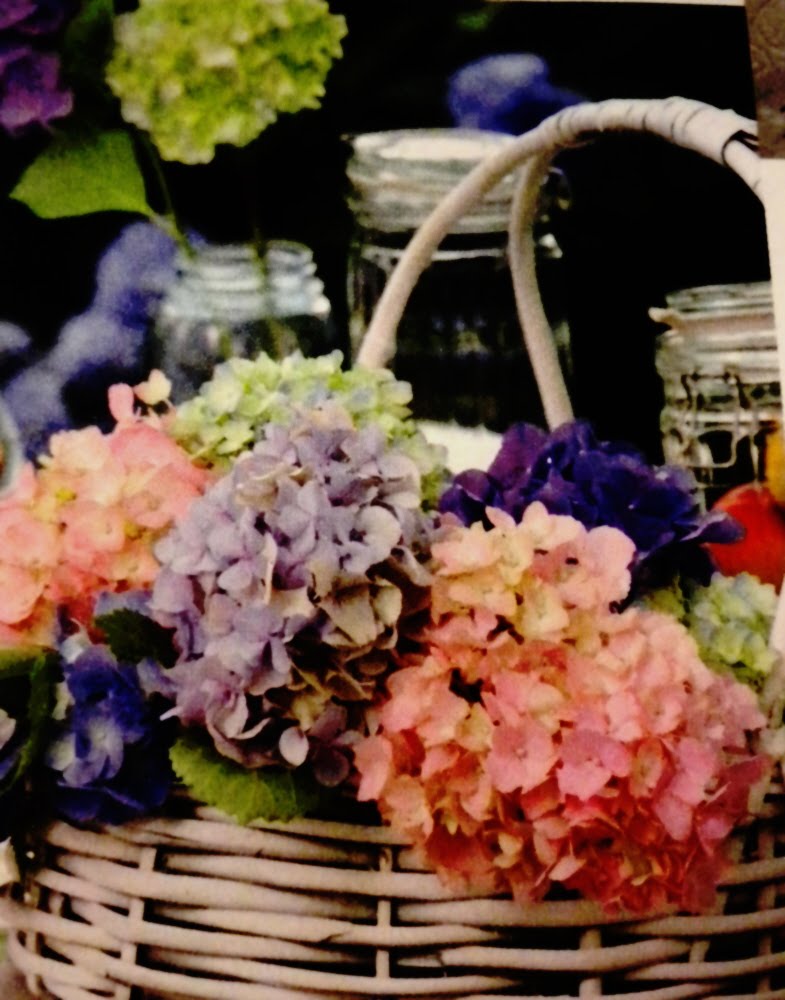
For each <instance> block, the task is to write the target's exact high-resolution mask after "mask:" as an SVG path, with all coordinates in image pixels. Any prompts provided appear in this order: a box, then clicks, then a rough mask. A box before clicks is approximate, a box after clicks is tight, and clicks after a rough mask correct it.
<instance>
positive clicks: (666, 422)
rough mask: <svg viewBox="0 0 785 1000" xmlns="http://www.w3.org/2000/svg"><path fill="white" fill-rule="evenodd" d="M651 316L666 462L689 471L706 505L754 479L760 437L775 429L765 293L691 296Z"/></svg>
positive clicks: (758, 471)
mask: <svg viewBox="0 0 785 1000" xmlns="http://www.w3.org/2000/svg"><path fill="white" fill-rule="evenodd" d="M666 298H667V308H665V309H652V310H650V315H651V317H652V319H655V320H656V321H657V322H659V323H667V324H668V326H669V327H670V329H668V330H666V331H665V332H664V333H662V334H660V335H659V337H658V338H657V350H656V364H657V371H658V372H659V374H660V377H661V378H662V381H663V385H664V390H665V402H664V407H663V410H662V413H661V418H660V427H661V430H662V443H663V451H664V454H665V460H666V462H669V463H673V464H676V465H683V466H686V467H687V468H690V469H692V471H693V472H694V474H695V477H696V479H697V480H698V483H699V484H700V486H701V487H702V489H703V491H704V496H705V501H706V503H707V505H709V506H710V505H711V504H712V503H713V502H714V500H716V499H717V497H718V496H720V495H721V494H722V493H724V492H726V491H727V490H728V489H730V488H731V487H733V486H737V485H740V484H741V483H745V482H751V481H753V480H756V479H760V478H761V477H762V474H763V457H764V454H765V440H766V437H767V436H768V435H769V434H770V433H771V432H772V431H773V430H775V429H776V428H777V427H778V426H779V423H780V418H781V403H780V379H779V362H778V357H777V342H776V335H775V332H774V314H773V306H772V297H771V285H770V284H769V283H768V282H758V283H752V284H740V285H710V286H706V287H703V288H689V289H685V290H684V291H680V292H676V293H674V294H672V295H669V296H667V297H666Z"/></svg>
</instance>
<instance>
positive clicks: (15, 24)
mask: <svg viewBox="0 0 785 1000" xmlns="http://www.w3.org/2000/svg"><path fill="white" fill-rule="evenodd" d="M74 10H75V4H74V3H73V0H4V3H3V6H2V9H1V10H0V126H2V127H3V128H4V129H5V130H6V131H7V132H9V133H10V134H11V135H16V134H17V133H19V132H22V131H25V130H26V129H27V128H28V127H30V126H33V125H42V126H47V125H49V123H50V122H53V121H55V120H57V119H59V118H64V117H65V116H66V115H69V114H70V113H71V110H72V108H73V96H72V94H71V91H70V90H69V89H68V88H67V87H66V86H65V85H64V84H63V82H62V80H61V73H60V59H59V58H58V56H57V55H56V54H55V52H54V51H53V48H54V43H55V39H56V35H57V33H58V32H59V31H60V29H61V28H62V27H63V25H64V24H65V22H66V20H67V19H68V18H69V17H70V16H71V15H72V14H73V13H74Z"/></svg>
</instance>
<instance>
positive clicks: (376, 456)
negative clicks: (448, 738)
mask: <svg viewBox="0 0 785 1000" xmlns="http://www.w3.org/2000/svg"><path fill="white" fill-rule="evenodd" d="M420 504H421V492H420V477H419V473H418V470H417V466H416V464H415V463H414V461H413V460H412V459H411V458H410V457H409V456H408V455H406V454H405V453H404V452H402V451H401V450H399V449H396V448H394V447H391V446H389V445H388V444H386V442H385V439H384V435H383V433H382V432H381V431H380V430H379V429H378V428H373V427H368V428H364V429H362V430H356V429H354V428H353V427H352V426H351V425H350V424H349V423H348V421H347V419H346V416H345V413H344V411H343V410H341V409H340V408H335V409H333V410H330V408H325V409H324V410H322V411H321V417H320V420H319V421H317V422H314V419H313V415H312V414H311V416H310V418H309V419H303V420H302V421H301V422H299V423H296V424H295V425H294V426H292V427H282V426H280V425H273V426H270V427H268V429H267V431H266V432H265V434H264V437H263V438H262V440H261V441H259V442H258V443H257V444H256V446H255V447H254V449H253V451H252V452H250V453H248V454H247V455H246V456H245V457H243V458H241V459H239V460H238V461H237V463H236V464H235V466H234V467H233V469H232V471H231V472H230V473H229V474H228V475H226V476H225V477H224V478H223V479H221V480H219V481H218V482H217V483H216V484H215V485H214V486H213V487H212V488H211V489H210V490H208V492H207V493H206V494H205V495H204V497H202V498H201V499H199V500H197V501H195V502H194V504H193V505H192V506H191V508H190V511H189V513H188V516H187V517H186V518H185V519H184V520H183V521H181V522H180V524H179V525H178V526H177V527H176V528H175V529H174V530H173V531H172V532H171V533H170V534H169V535H168V536H167V537H166V538H164V539H163V540H162V541H161V542H160V543H159V544H158V547H157V550H156V555H157V556H158V558H159V560H160V561H161V563H162V569H161V571H160V574H159V577H158V580H157V582H156V585H155V588H154V591H153V600H152V608H153V612H154V614H155V615H156V618H157V619H158V620H159V621H160V622H161V623H162V624H164V625H166V626H170V627H174V628H175V629H176V641H177V643H178V645H179V648H180V650H181V655H180V661H179V663H178V664H177V665H176V666H175V667H174V668H173V669H172V670H171V671H170V672H169V677H170V679H171V680H173V682H174V684H175V687H176V710H175V711H176V713H177V714H178V716H179V718H180V720H181V721H182V722H184V723H185V724H191V725H199V726H205V727H206V728H207V729H208V731H209V732H210V734H211V736H212V738H213V740H214V741H215V744H216V747H217V748H218V750H219V751H220V752H221V753H223V754H225V755H226V756H228V757H230V758H232V759H234V760H237V761H239V762H241V763H243V764H244V765H246V766H251V767H260V766H267V765H280V764H285V765H288V766H290V767H296V766H299V765H300V764H302V763H304V762H305V761H306V760H308V761H309V765H310V766H313V768H314V771H315V774H316V777H317V779H319V780H320V781H322V783H324V784H337V783H340V781H342V780H343V778H344V777H345V776H346V774H347V773H348V770H349V765H348V747H349V745H350V744H351V742H352V741H353V740H354V739H356V738H357V736H358V731H359V729H360V728H361V727H362V725H363V717H364V706H365V705H366V704H367V702H368V701H369V700H370V699H371V698H372V697H373V695H374V693H375V691H376V689H377V686H378V684H379V682H380V680H381V678H382V676H383V675H384V674H385V672H386V670H387V669H388V667H389V665H390V657H391V650H392V648H393V647H394V646H395V644H396V642H397V639H398V633H399V629H400V628H401V625H402V623H404V622H406V621H407V620H408V618H409V617H410V616H411V615H412V614H413V613H414V612H415V611H417V610H419V608H420V607H421V605H422V601H423V598H424V594H425V588H426V587H427V584H428V580H429V575H428V572H427V570H426V569H425V568H424V564H425V561H426V559H427V551H428V547H429V545H428V542H429V538H430V534H431V531H432V526H433V519H432V518H431V517H430V516H428V515H426V514H424V513H423V512H422V510H421V506H420ZM339 758H340V759H339Z"/></svg>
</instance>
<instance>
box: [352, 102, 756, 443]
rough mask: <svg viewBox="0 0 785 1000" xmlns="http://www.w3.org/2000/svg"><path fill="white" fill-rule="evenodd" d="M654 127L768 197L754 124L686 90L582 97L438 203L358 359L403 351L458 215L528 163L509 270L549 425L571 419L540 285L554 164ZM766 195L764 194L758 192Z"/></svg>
mask: <svg viewBox="0 0 785 1000" xmlns="http://www.w3.org/2000/svg"><path fill="white" fill-rule="evenodd" d="M623 131H628V132H646V133H650V134H652V135H659V136H661V137H662V138H663V139H666V140H668V141H670V142H673V143H674V144H676V145H678V146H682V147H684V148H685V149H691V150H693V151H694V152H696V153H701V154H702V155H703V156H706V157H708V158H709V159H711V160H714V161H715V162H717V163H720V164H724V165H726V166H728V167H730V168H731V169H732V170H734V171H735V172H736V173H737V174H739V176H740V177H741V178H742V179H743V180H744V181H745V182H746V183H747V184H748V185H749V186H750V187H751V188H752V190H753V191H755V193H756V194H759V188H760V183H761V182H760V169H759V166H760V165H759V160H758V157H757V155H756V153H755V152H754V145H755V132H756V126H755V123H754V122H752V121H749V120H748V119H746V118H742V117H741V116H740V115H737V114H736V113H735V112H733V111H720V110H719V109H717V108H714V107H711V106H710V105H708V104H703V103H701V102H700V101H692V100H687V99H686V98H683V97H671V98H668V99H667V100H612V101H603V102H602V103H599V104H578V105H575V106H573V107H570V108H566V109H565V110H564V111H561V112H559V113H558V114H556V115H553V116H552V117H551V118H548V119H546V120H545V121H544V122H542V124H540V125H538V126H537V128H535V129H532V130H531V131H530V132H526V133H525V134H524V135H522V136H520V137H519V138H518V139H517V140H515V141H514V142H513V143H511V144H510V145H509V146H506V147H505V148H504V149H503V150H501V151H500V152H498V153H494V154H493V155H492V156H490V157H488V158H487V159H486V160H484V161H483V162H482V163H480V164H479V165H478V166H477V167H475V168H474V170H472V171H471V172H470V173H469V174H468V175H467V176H466V177H465V178H464V179H463V181H461V183H460V184H458V185H457V186H456V187H455V188H454V189H453V190H452V191H451V192H450V193H449V194H448V195H447V196H446V197H445V198H444V199H443V200H442V202H441V203H440V204H439V205H437V207H436V208H435V209H434V210H433V212H432V213H431V215H430V216H429V217H428V218H427V219H426V221H425V222H424V223H423V225H422V226H421V227H420V229H419V230H418V231H417V233H416V234H415V235H414V237H413V238H412V240H411V241H410V243H409V245H408V246H407V248H406V250H405V251H404V253H403V254H402V256H401V258H400V260H399V262H398V264H397V266H396V267H395V270H394V271H393V273H392V275H391V276H390V279H389V281H388V282H387V284H386V286H385V288H384V291H383V293H382V295H381V298H380V299H379V303H378V305H377V308H376V311H375V313H374V316H373V318H372V320H371V322H370V324H369V326H368V329H367V331H366V333H365V337H364V338H363V342H362V345H361V347H360V351H359V353H358V356H357V363H358V364H359V365H363V366H365V367H368V368H379V367H382V366H384V365H386V364H388V363H389V361H390V360H391V359H392V357H393V356H394V354H395V338H396V329H397V326H398V323H399V321H400V319H401V316H402V315H403V311H404V308H405V306H406V303H407V301H408V299H409V295H410V294H411V292H412V290H413V288H414V286H415V284H416V283H417V280H418V279H419V277H420V275H421V274H422V272H423V271H424V270H425V268H426V267H427V266H428V264H429V263H430V261H431V258H432V256H433V254H434V253H435V251H436V249H437V248H438V246H439V244H440V243H441V242H442V240H443V239H444V238H445V237H446V236H447V235H448V233H449V232H450V231H451V229H452V227H453V225H454V224H455V222H456V221H457V220H458V219H459V218H461V216H462V215H463V214H464V213H465V212H466V211H467V210H469V209H471V208H472V207H473V206H474V205H475V204H477V202H479V201H480V200H481V199H482V198H483V197H484V196H485V195H486V194H487V192H488V191H490V190H491V189H492V188H494V187H495V186H496V184H498V183H499V181H500V180H501V179H502V178H503V177H505V176H506V175H507V174H508V173H510V172H511V171H512V170H515V169H516V168H519V167H522V170H521V174H520V181H519V186H518V189H517V192H516V196H515V198H514V200H513V206H512V211H511V220H510V245H509V253H510V267H511V271H512V276H513V286H514V290H515V301H516V306H517V309H518V315H519V317H520V320H521V328H522V331H523V338H524V342H525V344H526V348H527V351H528V353H529V358H530V360H531V364H532V369H533V371H534V377H535V379H536V381H537V386H538V389H539V392H540V396H541V398H542V403H543V408H544V412H545V418H546V420H547V422H548V425H549V426H550V427H557V426H558V425H559V424H562V423H564V422H565V421H567V420H570V419H572V415H573V414H572V406H571V404H570V399H569V395H568V393H567V387H566V385H565V382H564V376H563V374H562V371H561V367H560V365H559V360H558V357H557V354H556V347H555V345H554V341H553V337H552V334H551V330H550V326H549V325H548V321H547V319H546V318H545V312H544V310H543V306H542V299H541V297H540V293H539V289H538V286H537V276H536V268H535V244H534V237H533V232H532V228H533V224H534V221H535V219H536V214H537V200H538V196H539V191H540V185H541V182H542V179H543V176H544V174H545V172H546V171H547V169H548V166H549V164H550V161H551V160H552V159H553V157H554V156H556V154H557V153H559V152H561V151H562V150H564V149H567V148H569V147H570V146H575V145H578V144H581V143H585V142H586V141H588V140H591V139H593V138H595V137H596V136H597V135H599V134H601V133H603V132H623ZM759 196H760V195H759Z"/></svg>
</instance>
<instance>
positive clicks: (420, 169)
mask: <svg viewBox="0 0 785 1000" xmlns="http://www.w3.org/2000/svg"><path fill="white" fill-rule="evenodd" d="M511 141H512V137H511V136H507V135H502V134H500V133H496V132H483V131H479V130H474V129H409V130H401V131H393V132H374V133H367V134H365V135H359V136H356V137H355V138H354V139H353V140H352V150H353V152H352V156H351V159H350V161H349V164H348V167H347V174H348V177H349V180H350V182H351V193H350V198H349V204H350V207H351V209H352V213H353V215H354V220H355V234H354V239H353V244H352V250H351V255H350V263H349V277H348V283H349V287H348V293H349V313H350V320H349V332H350V340H351V345H352V350H353V352H355V353H356V351H357V350H358V348H359V344H360V342H361V340H362V337H363V335H364V333H365V331H366V329H367V326H368V323H369V322H370V318H371V316H372V314H373V311H374V309H375V307H376V304H377V302H378V300H379V297H380V296H381V293H382V290H383V288H384V285H385V284H386V282H387V280H388V278H389V276H390V274H391V272H392V270H393V268H394V267H395V265H396V264H397V263H398V260H399V259H400V256H401V253H402V251H403V249H404V248H405V247H406V245H407V243H408V242H409V240H410V239H411V237H412V235H413V233H414V231H415V230H416V229H417V227H418V226H420V224H421V223H422V222H423V221H424V220H425V219H426V217H427V216H428V215H429V213H430V212H431V210H432V209H433V208H434V207H435V206H436V205H437V203H438V202H439V201H440V200H441V199H442V197H443V196H444V195H445V194H447V193H448V192H449V191H450V190H452V188H453V187H455V185H456V184H457V183H458V182H459V181H460V180H461V179H462V178H463V177H464V176H465V175H466V174H467V173H468V172H469V171H470V170H471V169H472V168H473V167H474V166H476V164H477V163H478V162H480V161H481V160H482V159H483V158H484V157H486V156H487V155H489V154H490V153H493V152H495V151H497V150H498V149H500V148H501V147H502V146H503V145H504V144H506V143H509V142H511ZM555 176H556V175H554V177H555ZM515 180H516V179H515V176H514V175H509V176H508V177H506V178H505V179H504V180H503V181H502V182H501V183H500V184H499V185H497V187H496V188H495V189H494V190H492V191H491V192H489V194H488V195H487V196H486V198H485V199H484V200H483V201H482V202H480V203H479V204H478V205H477V206H476V207H475V208H474V209H473V210H472V211H471V212H468V213H466V214H465V215H464V216H463V218H461V219H460V220H459V221H458V222H457V223H456V225H455V227H454V228H453V230H452V232H451V233H450V234H449V236H448V237H447V238H446V239H445V240H444V241H443V242H442V245H441V246H440V247H439V249H438V250H437V251H436V253H435V255H434V257H433V260H432V262H431V264H430V265H429V267H428V268H427V269H426V271H425V273H424V274H423V275H422V276H421V277H420V279H419V281H418V283H417V286H416V288H415V289H414V291H413V293H412V295H411V298H410V300H409V302H408V303H407V307H406V310H405V312H404V315H403V317H402V319H401V322H400V324H399V327H398V345H397V351H396V355H395V360H394V370H395V373H396V375H397V376H398V377H399V378H401V379H404V380H405V381H407V382H410V383H411V384H412V388H413V391H414V405H413V409H414V412H415V415H416V416H418V417H419V418H421V419H428V420H437V421H446V422H457V423H459V424H463V425H465V426H478V425H484V426H485V427H488V428H491V429H494V430H503V429H505V428H506V427H507V426H508V425H509V424H510V423H512V422H513V421H515V420H522V419H529V420H534V421H538V422H540V421H541V420H542V408H541V404H540V400H539V394H538V392H537V389H536V386H535V383H534V379H533V376H532V372H531V366H530V364H529V360H528V357H527V355H526V351H525V348H524V346H523V341H522V337H521V332H520V327H519V324H518V319H517V314H516V311H515V300H514V295H513V290H512V280H511V277H510V272H509V265H508V259H507V227H508V224H509V212H510V204H511V200H512V195H513V192H514V188H515ZM549 190H550V191H554V190H555V187H553V186H552V187H551V188H550V189H549ZM559 198H561V193H560V194H559ZM557 200H558V199H557V198H556V197H555V196H551V199H550V202H551V204H552V205H553V204H555V203H556V201H557ZM538 254H539V257H538V274H539V276H540V281H541V287H542V288H543V293H544V300H545V305H546V311H547V310H548V306H549V304H550V305H551V306H552V305H553V302H554V301H562V298H561V296H559V295H558V289H557V288H554V290H555V291H556V292H557V294H556V295H553V294H548V296H547V298H546V296H545V292H546V290H547V291H548V292H549V293H550V291H551V289H552V288H553V287H554V286H555V285H558V280H557V279H558V277H559V274H560V266H561V265H560V261H561V251H560V249H559V246H558V243H557V242H556V239H555V237H554V235H553V233H552V232H551V231H550V230H549V228H548V219H547V217H546V215H545V214H544V213H542V214H541V219H540V231H539V233H538ZM549 311H550V316H549V318H550V319H551V322H552V325H553V327H554V330H555V333H556V336H557V341H558V343H559V346H560V350H561V353H562V355H563V361H564V360H566V358H567V356H568V354H569V335H568V328H567V324H566V321H565V320H564V317H563V315H560V314H556V315H554V313H555V310H554V309H553V308H551V309H550V310H549Z"/></svg>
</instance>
